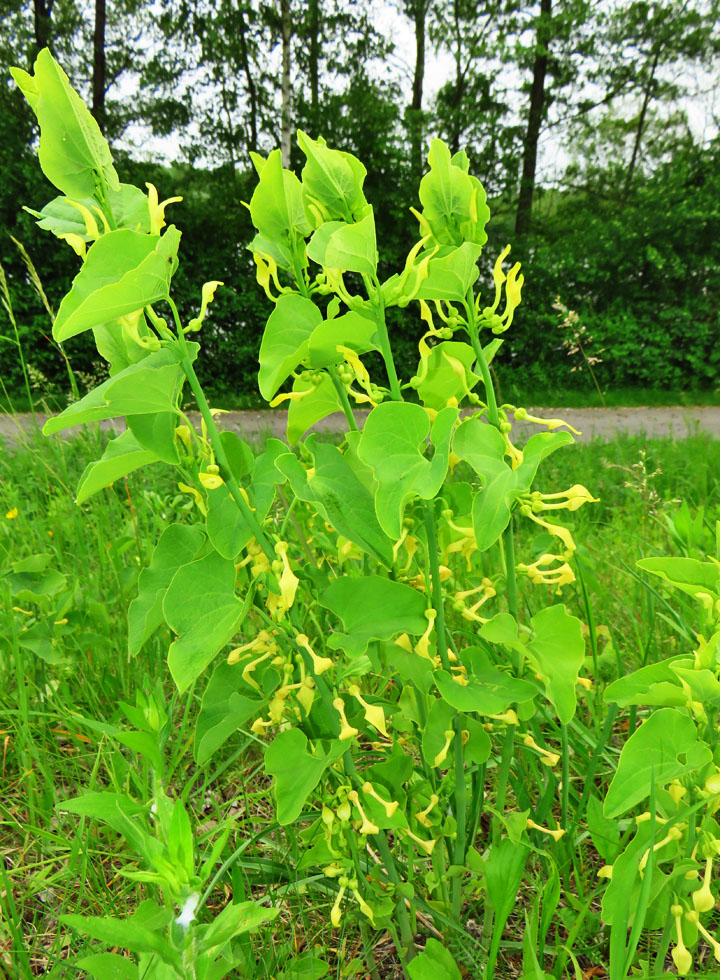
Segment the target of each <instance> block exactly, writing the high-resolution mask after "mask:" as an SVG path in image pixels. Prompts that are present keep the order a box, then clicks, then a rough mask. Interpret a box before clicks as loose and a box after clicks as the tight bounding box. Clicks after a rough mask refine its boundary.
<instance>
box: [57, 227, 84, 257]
mask: <svg viewBox="0 0 720 980" xmlns="http://www.w3.org/2000/svg"><path fill="white" fill-rule="evenodd" d="M57 237H58V238H59V239H60V240H61V241H63V242H67V243H68V245H69V246H70V248H71V249H72V250H73V252H74V253H75V254H76V255H77V256H79V257H80V258H81V259H84V258H85V255H86V253H87V245H86V244H85V239H84V238H83V237H82V235H74V234H73V233H72V232H71V231H68V232H66V233H65V234H63V235H58V236H57Z"/></svg>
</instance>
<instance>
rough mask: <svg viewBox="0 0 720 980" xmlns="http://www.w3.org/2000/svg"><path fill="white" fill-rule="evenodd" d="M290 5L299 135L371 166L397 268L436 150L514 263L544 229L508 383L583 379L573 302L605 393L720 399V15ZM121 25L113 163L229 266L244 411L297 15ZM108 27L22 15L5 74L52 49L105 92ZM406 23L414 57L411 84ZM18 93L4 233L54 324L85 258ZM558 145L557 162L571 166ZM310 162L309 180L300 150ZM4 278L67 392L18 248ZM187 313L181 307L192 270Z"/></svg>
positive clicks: (225, 312) (0, 98)
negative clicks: (100, 36)
mask: <svg viewBox="0 0 720 980" xmlns="http://www.w3.org/2000/svg"><path fill="white" fill-rule="evenodd" d="M546 7H547V4H546ZM38 11H40V14H42V12H43V11H45V15H44V19H43V16H40V19H38V17H37V16H36V14H37V12H38ZM288 11H289V17H290V20H289V27H290V44H289V53H290V80H291V85H290V89H291V91H290V95H291V100H290V101H291V106H290V108H291V121H292V125H293V128H295V127H298V128H301V129H303V130H304V131H306V132H307V133H308V134H309V135H311V136H312V137H313V138H317V137H320V136H322V137H323V138H325V139H326V140H327V141H328V142H329V143H330V144H334V145H341V146H343V147H346V148H347V150H348V151H350V152H352V153H354V154H355V155H357V156H358V157H359V158H360V159H362V160H363V161H364V162H365V164H366V167H367V170H368V175H367V178H366V185H365V186H366V188H367V191H368V195H369V196H371V197H372V199H373V200H374V201H375V202H376V224H377V228H378V235H379V236H380V237H382V239H383V241H384V243H385V246H384V250H383V253H382V257H381V263H384V266H383V268H381V272H383V273H386V272H388V271H389V270H390V268H391V267H393V268H395V267H396V266H397V265H398V263H401V262H402V261H403V255H402V249H403V245H402V243H403V241H404V240H405V239H406V237H407V234H408V233H409V229H410V228H411V226H412V223H413V219H412V216H411V215H410V214H409V212H408V210H407V206H406V203H405V202H406V201H408V200H411V199H412V197H413V194H414V191H413V187H414V186H416V184H417V177H418V176H419V175H420V169H419V168H420V166H421V163H422V161H424V159H425V151H426V146H425V147H424V149H423V146H424V145H425V144H427V142H428V140H429V138H430V137H431V136H433V135H440V136H442V137H443V138H445V139H446V140H447V142H448V143H449V145H450V146H451V149H453V150H457V149H458V148H459V147H460V146H464V147H466V148H467V153H468V156H469V159H470V162H471V168H472V171H473V172H475V173H478V174H479V176H480V177H481V179H482V181H483V184H484V186H485V187H486V189H487V191H488V194H489V196H490V202H491V211H492V213H493V215H494V217H495V221H494V223H493V225H492V226H491V230H490V234H491V237H492V238H493V242H492V244H493V245H494V246H496V247H497V248H498V249H499V248H502V247H503V246H504V245H505V243H506V241H507V240H509V239H510V238H511V237H514V229H515V228H516V227H517V228H519V229H520V231H522V232H527V230H528V228H530V233H529V234H527V233H526V234H523V236H522V237H521V238H520V239H519V240H518V241H517V244H516V246H515V247H516V250H519V253H520V254H519V255H518V257H519V258H521V259H522V260H523V263H524V266H525V268H526V269H527V270H528V273H529V276H528V278H529V279H530V280H531V281H532V282H533V289H532V291H531V292H530V293H529V294H528V296H527V297H526V302H525V304H524V308H523V312H522V315H521V317H520V319H519V321H518V323H517V324H516V331H515V333H514V337H513V350H512V352H511V353H512V354H513V361H514V363H515V364H520V363H522V364H523V365H524V366H523V368H522V370H521V371H520V372H517V371H516V370H515V369H513V370H512V371H508V370H507V369H506V377H504V378H503V377H501V381H503V382H504V383H506V384H507V385H512V384H517V385H519V386H520V387H525V386H527V385H531V384H535V385H538V384H539V385H542V387H543V388H544V389H548V388H549V389H553V388H557V389H565V388H568V387H573V386H575V385H580V386H584V385H586V380H585V375H583V374H582V373H580V372H572V371H571V370H570V368H571V366H572V365H571V364H570V361H569V360H568V358H567V356H566V352H565V350H564V349H563V347H562V343H561V341H562V339H563V335H562V334H561V333H560V331H559V330H558V316H557V311H556V310H555V309H554V308H553V304H554V303H555V301H556V299H557V298H558V297H559V298H560V300H561V302H562V303H563V304H564V305H565V306H566V307H567V308H568V309H570V310H572V311H574V312H576V313H577V315H578V317H579V322H580V324H581V325H584V326H585V328H586V331H587V333H588V334H589V335H591V336H592V337H593V347H594V349H596V350H599V349H603V354H602V363H601V364H599V365H598V366H597V374H598V378H599V381H600V383H601V384H602V385H603V386H606V387H609V388H612V387H613V386H617V387H620V386H623V387H624V386H626V385H631V384H636V385H642V386H655V385H663V386H668V387H678V386H683V385H686V384H687V381H688V378H689V377H691V378H692V379H693V381H692V384H693V387H702V386H709V387H712V386H713V385H714V384H715V383H716V379H717V360H716V355H715V352H714V345H713V344H712V342H711V338H712V335H713V331H714V330H716V329H717V319H716V315H715V313H714V312H713V311H714V309H715V308H716V307H717V306H718V290H719V289H720V286H719V285H718V279H717V274H716V273H715V271H714V270H715V269H716V268H717V267H718V264H719V263H718V254H717V250H718V247H719V246H718V244H717V242H718V238H717V235H716V218H715V217H714V215H715V211H716V205H715V203H714V202H715V200H716V198H715V196H714V195H715V194H716V192H717V178H716V176H715V173H716V168H717V158H718V148H717V140H715V141H713V139H712V134H713V132H714V130H713V125H715V124H713V123H712V122H710V124H709V125H708V128H707V132H706V138H704V140H703V141H701V140H700V136H699V134H698V130H697V125H696V124H695V128H694V129H693V128H692V127H691V116H692V113H693V112H695V114H697V106H698V105H700V103H698V102H695V103H693V102H692V99H693V98H694V97H697V95H698V92H699V93H700V94H701V93H702V91H703V90H708V89H709V88H710V87H712V85H713V84H714V83H715V81H716V79H717V76H718V70H719V64H718V51H719V49H720V29H719V28H718V23H720V20H719V19H718V16H717V13H718V10H717V0H702V2H701V3H698V4H693V5H692V6H687V5H682V4H679V3H675V2H674V0H658V2H656V3H647V2H644V0H643V2H640V0H624V2H622V3H620V4H617V5H613V6H612V7H611V6H610V5H609V4H606V3H601V4H599V5H597V6H590V5H588V4H587V3H586V2H585V0H556V2H554V3H552V4H551V5H550V8H549V12H548V10H547V9H546V10H545V12H544V13H543V11H542V10H541V5H540V3H539V2H538V3H536V4H518V3H514V2H513V3H507V4H504V3H495V2H491V0H413V2H410V0H407V2H400V0H397V2H395V3H394V4H390V3H388V5H387V6H386V7H382V6H380V7H376V8H373V7H371V6H370V5H367V4H356V3H352V2H350V0H311V2H308V3H300V2H299V0H291V2H290V3H289V6H288ZM106 15H107V25H106V32H105V55H106V85H105V95H106V99H105V107H104V114H103V126H104V129H105V132H106V133H107V135H108V137H109V138H110V140H111V142H113V143H115V145H116V147H117V144H118V143H122V145H123V147H124V149H123V150H117V149H116V157H117V158H119V159H120V160H122V163H123V167H124V170H125V172H127V173H130V174H137V176H138V180H146V179H147V177H148V174H150V175H151V177H152V180H153V182H154V183H155V184H156V186H157V187H158V191H159V193H160V196H161V198H162V196H163V189H166V188H168V187H172V188H173V192H175V193H177V194H179V195H182V196H183V198H184V200H183V203H182V205H180V206H179V207H178V208H177V209H176V210H175V213H174V220H175V221H176V223H177V225H178V227H180V228H181V229H182V230H183V233H184V241H185V251H186V254H190V255H192V257H193V262H194V263H195V264H196V266H197V267H198V268H199V269H204V270H207V271H206V273H204V274H205V275H206V276H207V277H208V278H210V276H211V270H212V269H213V268H218V267H223V268H224V269H226V270H227V273H226V286H227V288H226V289H225V290H224V293H223V295H222V297H219V298H218V302H217V303H216V304H215V306H214V309H213V313H212V316H211V318H210V320H209V322H208V324H207V337H208V341H207V342H208V343H209V344H211V345H212V346H213V351H212V352H213V355H214V356H213V358H212V360H213V363H214V364H215V366H216V367H215V370H216V377H215V378H214V380H213V383H214V385H215V387H216V389H217V390H218V392H224V391H227V392H231V393H232V395H233V397H238V396H241V395H243V393H246V392H247V393H248V394H249V393H250V391H251V388H252V386H251V385H250V384H249V383H248V381H247V378H248V377H249V372H250V367H251V365H252V363H253V361H254V360H255V358H256V356H257V353H258V349H259V331H258V327H257V324H258V323H259V322H260V319H261V317H262V316H263V315H266V306H265V301H264V300H263V299H262V297H260V298H258V296H257V295H256V293H255V291H254V290H253V289H252V288H251V285H250V284H251V280H252V279H253V277H254V274H255V267H254V263H253V261H252V256H251V255H250V253H249V252H247V251H245V250H244V249H243V248H241V247H239V246H238V245H237V243H238V242H241V241H245V240H248V239H249V238H250V237H251V226H250V216H249V214H248V212H247V210H246V208H245V207H244V206H243V202H244V201H247V200H248V199H249V188H250V186H251V184H252V180H253V179H254V168H253V167H252V164H251V154H252V153H255V152H258V153H260V154H263V153H265V152H267V150H268V148H269V147H271V146H273V145H276V144H278V143H280V142H281V108H282V93H281V76H282V72H281V61H282V59H281V48H282V43H281V42H282V33H283V27H282V17H281V10H280V7H279V5H278V3H277V2H270V0H242V2H230V0H200V2H197V3H188V2H187V0H168V2H167V3H165V4H163V7H162V11H160V12H159V14H158V15H157V16H156V17H155V19H153V16H154V15H153V12H152V11H151V10H150V8H149V7H148V6H147V5H146V4H142V3H139V2H138V0H122V2H117V3H112V4H109V5H107V10H106ZM94 17H95V5H94V4H92V3H90V2H89V0H54V2H53V3H48V2H47V0H34V2H31V0H12V2H9V3H8V4H6V5H5V12H4V16H3V31H2V36H1V38H0V64H3V65H5V66H9V65H10V64H13V63H15V64H21V65H28V64H29V62H30V59H31V58H32V57H33V56H34V54H35V53H36V51H37V50H38V45H39V42H41V41H42V42H44V41H47V42H48V43H49V44H50V46H51V48H52V50H53V51H54V53H55V54H56V55H57V56H58V58H59V60H60V62H61V63H62V64H63V65H64V67H65V68H66V70H67V71H68V74H69V76H70V78H71V80H72V81H73V83H74V84H77V85H78V86H79V88H80V91H81V92H82V93H83V94H84V95H87V96H89V95H90V93H91V82H92V78H93V58H92V57H85V56H84V55H81V54H80V52H81V51H83V50H84V51H88V52H91V51H92V50H93V44H92V41H93V29H94ZM393 24H394V25H396V27H397V28H398V30H401V31H402V30H406V31H407V32H408V35H407V36H408V40H409V41H410V44H409V45H408V46H406V47H405V48H404V49H403V54H404V55H407V58H408V65H407V73H406V75H405V77H404V78H403V73H402V71H400V70H399V68H398V64H399V62H398V57H399V54H400V50H399V49H397V48H394V47H393V43H394V40H393V37H392V33H391V31H390V30H389V29H388V25H393ZM541 35H542V36H541ZM2 76H3V77H2V79H0V108H1V109H2V112H3V118H4V120H5V123H4V133H3V136H4V138H3V141H2V143H1V144H0V163H3V162H4V172H5V173H6V174H7V175H8V176H7V178H6V180H5V181H4V182H3V185H2V187H0V226H1V227H2V228H3V229H5V230H6V231H8V232H10V233H11V234H12V235H13V236H14V237H15V238H17V239H19V240H20V241H21V242H22V243H23V244H24V245H25V246H26V248H27V250H28V252H29V254H30V256H31V258H32V259H33V261H34V262H35V264H36V265H37V266H38V267H42V269H43V284H44V287H45V292H46V294H47V297H48V299H49V301H50V305H51V307H52V308H53V309H55V308H56V307H57V305H58V302H59V298H60V295H61V293H60V289H59V287H58V283H59V282H60V281H64V280H65V279H66V278H67V276H68V275H71V274H72V271H73V269H74V268H75V265H74V262H75V260H74V257H73V255H72V254H71V253H66V254H64V255H63V256H62V257H58V255H57V253H54V252H53V253H52V254H51V252H50V251H49V250H48V248H47V244H46V242H45V240H44V238H43V237H42V236H41V235H39V234H38V233H36V231H35V230H34V228H33V222H32V219H31V218H30V216H29V215H27V214H24V213H22V212H20V211H19V209H18V203H17V202H18V201H19V200H29V199H32V200H40V199H42V198H43V196H46V192H45V191H44V190H43V185H42V184H41V183H40V182H39V178H38V175H37V171H36V170H35V169H34V168H32V167H31V166H29V165H28V164H27V161H29V160H30V154H31V152H32V147H33V143H34V140H35V139H36V130H35V124H34V121H33V120H32V118H31V116H30V114H29V112H28V110H27V109H26V107H25V106H24V105H22V103H21V100H20V97H19V95H18V93H17V92H16V91H13V89H12V88H11V86H10V83H9V76H8V74H7V71H4V72H3V73H2ZM696 76H697V77H698V78H699V82H698V84H697V85H695V87H694V88H693V87H692V84H691V83H692V82H693V79H694V78H695V77H696ZM541 83H542V84H541ZM531 117H532V119H531ZM148 137H156V138H159V139H161V140H163V141H164V144H162V145H164V146H165V147H173V149H171V150H170V152H171V153H172V154H173V155H174V156H175V157H176V161H177V162H175V163H173V164H172V165H159V164H154V165H149V164H148V162H147V156H148V153H149V148H150V147H154V146H156V145H157V144H152V143H151V144H149V145H147V144H146V142H145V140H146V138H148ZM535 144H537V146H536V145H535ZM549 148H555V151H554V152H557V153H558V154H559V156H558V160H557V161H556V162H555V164H554V166H553V167H551V168H550V170H548V162H549V158H550V156H551V155H552V152H553V150H552V149H549ZM565 161H569V162H568V163H567V164H566V163H565ZM11 164H12V166H11ZM291 164H292V166H293V167H295V168H296V167H298V166H300V165H302V159H301V155H300V152H299V150H298V149H297V148H294V149H293V150H292V158H291ZM422 165H423V166H424V164H422ZM141 174H142V177H141ZM209 200H210V201H212V205H213V206H212V207H207V202H208V201H209ZM531 219H532V220H531ZM0 261H1V262H2V264H3V267H4V268H5V272H6V275H7V278H8V281H9V285H10V291H11V296H12V300H13V305H14V311H15V316H16V319H17V321H18V326H19V331H20V335H21V337H22V339H23V342H24V344H25V346H26V348H27V352H28V359H29V361H30V363H31V364H32V366H33V367H34V368H36V369H37V370H38V371H40V372H41V373H42V374H43V375H45V376H46V377H47V378H48V379H49V380H50V381H51V382H56V383H61V382H62V379H64V377H65V374H66V367H65V362H64V359H63V356H62V353H61V352H60V351H59V350H58V348H57V347H56V346H55V345H54V344H53V342H52V341H51V340H49V339H48V337H49V336H50V335H49V331H48V327H49V325H50V322H49V317H48V313H47V311H46V309H45V308H44V306H43V303H42V302H41V300H40V298H39V297H38V295H37V293H36V292H35V290H34V289H33V287H32V284H31V281H30V278H29V274H28V271H27V268H26V265H25V263H24V261H23V258H22V256H21V255H20V253H19V252H18V251H17V249H16V248H15V246H14V245H13V244H12V242H10V241H9V239H8V238H7V237H4V238H3V241H2V244H1V245H0ZM488 285H490V288H491V284H488ZM177 297H178V302H179V304H180V306H181V308H182V307H183V306H184V304H185V302H186V299H185V287H184V284H183V278H182V274H181V275H180V278H179V280H178V283H177ZM188 300H189V297H188ZM388 316H389V318H390V321H391V322H392V325H393V329H394V331H395V335H396V337H397V338H398V341H397V343H398V357H399V358H400V359H401V360H404V359H406V358H409V357H410V356H411V354H412V344H411V335H412V328H411V325H410V324H409V321H408V318H407V315H406V313H405V311H404V310H402V309H392V310H390V311H389V312H388ZM2 332H3V331H2V330H0V333H2ZM538 332H541V333H542V334H543V336H546V335H547V336H548V337H549V338H550V342H549V343H547V344H544V345H543V349H542V353H541V355H540V357H539V359H538V358H532V359H528V358H527V357H526V356H525V355H526V354H527V352H528V351H529V350H531V349H532V350H533V351H534V350H535V348H536V337H537V334H538ZM553 340H555V342H553ZM650 349H652V350H653V353H654V358H653V361H654V363H653V366H652V367H651V366H650V363H649V358H648V357H647V356H646V355H647V352H648V351H649V350H650ZM8 350H9V349H8ZM66 352H67V353H68V355H69V356H70V358H71V361H72V364H73V365H74V367H75V368H76V369H77V370H78V371H80V372H84V373H86V374H92V373H93V372H95V371H96V369H97V367H98V365H97V364H95V363H94V362H93V361H92V360H90V355H89V354H88V353H87V349H86V348H81V347H80V346H79V345H76V344H75V343H74V341H73V340H72V339H71V340H70V341H68V346H67V351H66ZM231 353H232V357H230V356H228V355H230V354H231ZM205 363H207V362H205ZM2 377H3V381H4V382H5V383H6V384H7V385H8V386H9V387H10V389H15V388H17V386H18V382H19V379H20V365H19V362H17V361H16V358H14V357H13V356H9V357H6V358H4V361H3V373H2ZM204 380H207V381H210V379H204Z"/></svg>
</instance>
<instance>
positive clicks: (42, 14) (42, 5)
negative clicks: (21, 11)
mask: <svg viewBox="0 0 720 980" xmlns="http://www.w3.org/2000/svg"><path fill="white" fill-rule="evenodd" d="M54 2H55V0H33V16H34V20H35V50H34V52H33V57H32V61H33V62H34V61H35V58H36V57H37V56H38V53H39V52H40V51H42V49H43V48H49V47H50V41H51V37H52V8H53V3H54Z"/></svg>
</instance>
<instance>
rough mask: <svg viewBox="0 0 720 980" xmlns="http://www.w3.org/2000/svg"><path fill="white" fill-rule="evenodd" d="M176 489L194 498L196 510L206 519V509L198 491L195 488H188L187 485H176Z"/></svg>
mask: <svg viewBox="0 0 720 980" xmlns="http://www.w3.org/2000/svg"><path fill="white" fill-rule="evenodd" d="M178 489H179V490H181V491H182V492H183V493H189V494H190V495H191V496H192V497H193V498H194V500H195V504H196V505H197V509H198V510H199V511H200V513H201V514H202V515H203V517H207V507H206V506H205V501H204V500H203V498H202V494H201V493H200V491H199V490H196V489H195V487H189V486H188V485H187V483H178Z"/></svg>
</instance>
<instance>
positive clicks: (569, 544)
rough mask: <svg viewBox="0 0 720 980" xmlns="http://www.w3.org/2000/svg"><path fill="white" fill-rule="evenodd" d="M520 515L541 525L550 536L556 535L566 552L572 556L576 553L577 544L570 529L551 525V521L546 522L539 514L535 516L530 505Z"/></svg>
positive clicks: (559, 525) (522, 508)
mask: <svg viewBox="0 0 720 980" xmlns="http://www.w3.org/2000/svg"><path fill="white" fill-rule="evenodd" d="M520 513H521V514H522V515H523V517H529V518H530V520H531V521H534V522H535V523H536V524H539V525H540V527H544V528H545V530H546V531H549V532H550V534H554V535H555V537H557V538H560V540H561V541H562V543H563V544H564V545H565V548H566V550H567V551H569V552H570V554H572V553H573V552H574V551H575V542H574V541H573V537H572V534H571V533H570V529H569V528H567V527H563V526H562V524H550V523H549V521H544V520H543V519H542V518H541V517H538V516H537V514H533V512H532V508H531V507H530V506H529V505H527V506H525V507H521V508H520Z"/></svg>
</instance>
